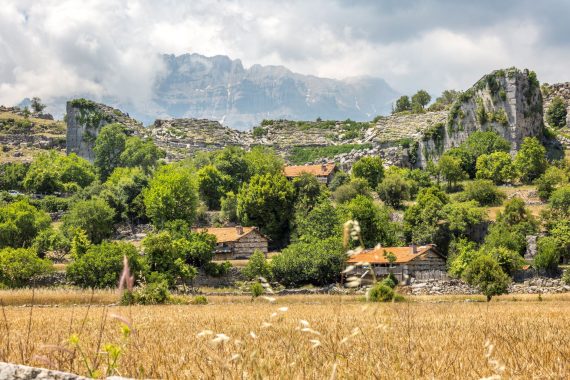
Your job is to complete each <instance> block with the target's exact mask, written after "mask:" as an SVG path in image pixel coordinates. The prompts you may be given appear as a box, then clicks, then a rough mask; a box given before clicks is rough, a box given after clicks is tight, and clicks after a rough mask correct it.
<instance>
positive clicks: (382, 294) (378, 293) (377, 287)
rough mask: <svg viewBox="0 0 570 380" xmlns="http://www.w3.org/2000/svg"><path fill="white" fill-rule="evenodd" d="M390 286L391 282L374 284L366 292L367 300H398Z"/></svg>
mask: <svg viewBox="0 0 570 380" xmlns="http://www.w3.org/2000/svg"><path fill="white" fill-rule="evenodd" d="M390 285H391V280H388V281H386V280H384V281H381V282H377V283H376V284H374V286H373V287H372V288H370V290H369V291H368V299H369V300H370V301H372V302H390V301H393V300H394V301H395V300H398V298H399V297H397V295H396V293H395V292H394V289H393V287H391V286H390Z"/></svg>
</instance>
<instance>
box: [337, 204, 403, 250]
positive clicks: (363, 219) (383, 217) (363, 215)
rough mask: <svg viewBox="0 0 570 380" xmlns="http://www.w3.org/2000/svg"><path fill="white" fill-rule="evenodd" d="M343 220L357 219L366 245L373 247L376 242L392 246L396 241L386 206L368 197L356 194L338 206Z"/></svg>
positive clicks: (394, 229)
mask: <svg viewBox="0 0 570 380" xmlns="http://www.w3.org/2000/svg"><path fill="white" fill-rule="evenodd" d="M339 213H340V214H341V218H342V221H343V222H346V221H348V220H357V221H358V223H359V224H360V229H361V236H362V240H363V243H364V245H365V246H366V247H374V246H375V245H377V244H378V243H380V244H382V245H383V246H388V247H389V246H393V245H394V244H395V243H397V242H398V240H399V239H398V237H397V233H396V226H395V225H394V224H393V223H392V222H391V220H390V212H389V210H388V209H387V208H385V207H381V206H379V205H377V204H376V203H374V201H373V200H372V199H370V198H368V197H364V196H362V195H359V196H357V197H356V198H354V199H353V200H351V201H350V202H348V203H346V204H343V205H342V206H341V207H340V208H339Z"/></svg>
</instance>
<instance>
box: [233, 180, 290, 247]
mask: <svg viewBox="0 0 570 380" xmlns="http://www.w3.org/2000/svg"><path fill="white" fill-rule="evenodd" d="M294 200H295V190H294V188H293V185H292V184H291V182H289V181H288V180H287V178H285V176H283V175H281V174H277V175H271V174H265V175H256V176H253V177H252V178H251V180H250V182H249V183H246V184H244V185H242V187H241V188H240V191H239V193H238V195H237V201H238V204H237V214H238V218H239V219H240V220H241V222H242V223H243V224H244V225H246V226H257V227H259V228H260V229H261V231H262V232H263V233H264V234H266V235H268V236H269V237H270V238H271V239H272V240H273V241H274V242H275V243H276V244H277V245H279V244H280V243H283V242H285V241H286V240H287V237H288V234H289V221H290V220H291V217H292V214H293V202H294Z"/></svg>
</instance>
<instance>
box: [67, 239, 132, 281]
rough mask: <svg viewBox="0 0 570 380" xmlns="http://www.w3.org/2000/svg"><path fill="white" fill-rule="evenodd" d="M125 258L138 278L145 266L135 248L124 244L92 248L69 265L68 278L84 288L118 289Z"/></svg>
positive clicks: (115, 243)
mask: <svg viewBox="0 0 570 380" xmlns="http://www.w3.org/2000/svg"><path fill="white" fill-rule="evenodd" d="M125 256H126V257H127V259H128V260H129V267H130V271H131V273H132V274H133V275H135V276H136V275H137V274H138V273H140V272H141V271H142V270H143V265H142V263H141V261H140V259H139V254H138V252H137V249H136V248H135V246H134V245H132V244H130V243H124V242H112V243H109V242H104V243H103V244H100V245H93V246H91V247H90V248H89V249H88V250H87V252H86V253H85V254H84V255H82V256H80V257H78V258H76V259H75V260H74V261H73V262H72V263H71V264H69V266H68V267H67V278H68V279H69V281H71V282H72V283H73V284H75V285H77V286H80V287H82V288H113V287H116V286H118V284H119V277H120V275H121V272H122V270H123V258H124V257H125Z"/></svg>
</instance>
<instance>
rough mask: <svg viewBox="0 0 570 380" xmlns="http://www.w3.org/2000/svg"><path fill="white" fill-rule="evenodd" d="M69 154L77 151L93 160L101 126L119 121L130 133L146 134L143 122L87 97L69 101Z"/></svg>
mask: <svg viewBox="0 0 570 380" xmlns="http://www.w3.org/2000/svg"><path fill="white" fill-rule="evenodd" d="M66 109H67V116H66V122H67V142H66V150H67V154H70V153H75V154H77V155H78V156H80V157H83V158H85V159H87V160H89V161H91V162H93V160H94V159H95V155H94V153H93V144H94V143H95V139H96V138H97V136H98V135H99V132H100V131H101V128H103V127H104V126H105V125H107V124H111V123H119V124H122V125H123V126H124V127H125V130H126V131H127V133H129V134H144V129H143V125H142V123H140V122H138V121H136V120H134V119H132V118H130V117H129V115H127V114H125V113H123V112H122V111H120V110H118V109H115V108H112V107H109V106H107V105H105V104H101V103H96V102H93V101H91V100H86V99H74V100H71V101H69V102H67V108H66Z"/></svg>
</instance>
